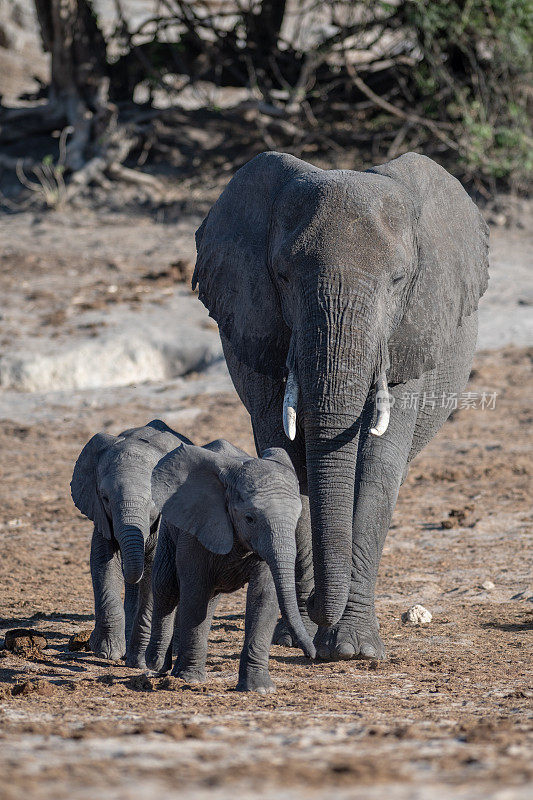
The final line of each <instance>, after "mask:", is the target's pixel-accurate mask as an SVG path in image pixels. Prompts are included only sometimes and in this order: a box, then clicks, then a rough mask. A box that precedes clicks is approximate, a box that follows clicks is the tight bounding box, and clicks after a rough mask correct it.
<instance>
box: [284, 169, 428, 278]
mask: <svg viewBox="0 0 533 800" xmlns="http://www.w3.org/2000/svg"><path fill="white" fill-rule="evenodd" d="M414 222H415V220H414V205H413V203H412V201H411V198H410V197H409V195H408V193H407V190H405V189H404V188H402V187H401V185H400V184H398V183H396V182H395V181H392V180H391V179H390V178H388V177H385V176H383V175H375V174H371V173H364V172H353V171H350V170H344V171H343V170H331V171H323V172H321V173H318V174H315V173H313V174H311V175H309V176H307V175H305V176H301V177H298V178H296V179H294V180H293V181H291V182H290V183H289V184H288V185H287V186H286V187H285V189H284V190H283V192H282V194H281V195H280V196H279V197H278V198H277V200H276V204H275V208H274V216H273V225H272V234H273V235H272V243H271V257H272V260H273V261H276V260H277V259H279V260H281V261H283V260H287V261H288V260H295V259H297V258H298V257H299V256H303V258H304V261H305V264H306V268H307V266H308V265H309V263H310V261H309V260H310V259H311V260H313V259H316V260H317V261H318V262H326V263H328V262H331V263H332V264H339V265H341V266H349V265H350V262H351V260H353V259H354V258H355V259H356V260H357V261H358V262H359V263H362V261H364V263H366V266H367V268H368V269H370V268H371V267H372V266H374V267H375V268H376V270H378V268H379V267H380V265H382V266H386V265H387V264H390V263H396V264H398V262H399V261H400V260H404V259H407V260H410V259H411V257H412V253H413V247H414ZM378 252H379V254H380V257H379V258H377V257H376V255H377V253H378ZM367 256H368V257H367Z"/></svg>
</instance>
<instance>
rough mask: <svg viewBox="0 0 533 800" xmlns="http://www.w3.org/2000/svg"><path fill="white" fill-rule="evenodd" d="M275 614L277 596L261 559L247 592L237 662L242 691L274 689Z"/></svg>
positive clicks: (269, 574)
mask: <svg viewBox="0 0 533 800" xmlns="http://www.w3.org/2000/svg"><path fill="white" fill-rule="evenodd" d="M277 616H278V599H277V596H276V589H275V586H274V580H273V578H272V573H271V572H270V569H269V567H268V565H267V564H266V563H265V562H264V561H260V562H259V563H258V564H256V566H255V567H254V568H253V570H252V574H251V576H250V582H249V584H248V592H247V595H246V616H245V623H244V646H243V649H242V653H241V659H240V663H239V682H238V684H237V690H238V691H241V692H260V693H262V694H266V693H267V692H274V691H275V686H274V684H273V683H272V681H271V679H270V675H269V674H268V658H269V655H270V644H271V642H272V634H273V632H274V626H275V624H276V617H277Z"/></svg>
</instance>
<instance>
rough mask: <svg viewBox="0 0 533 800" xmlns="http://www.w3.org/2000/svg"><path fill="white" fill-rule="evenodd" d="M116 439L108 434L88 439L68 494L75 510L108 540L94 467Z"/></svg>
mask: <svg viewBox="0 0 533 800" xmlns="http://www.w3.org/2000/svg"><path fill="white" fill-rule="evenodd" d="M116 440H117V437H116V436H111V434H109V433H97V434H96V435H95V436H93V438H92V439H89V441H88V442H87V444H86V445H85V447H84V448H83V450H82V451H81V453H80V454H79V456H78V460H77V461H76V465H75V467H74V472H73V473H72V480H71V482H70V493H71V495H72V499H73V501H74V505H75V506H76V508H77V509H78V510H79V511H81V513H82V514H84V515H85V516H86V517H88V518H89V519H90V520H92V521H93V522H94V524H95V525H96V527H97V528H98V529H99V531H100V532H101V533H102V534H103V535H104V536H105V537H106V538H108V539H110V538H111V529H110V526H109V520H108V519H107V515H106V513H105V510H104V508H103V506H102V501H101V500H100V497H99V496H98V491H97V485H96V484H97V481H96V467H97V464H98V458H99V457H100V455H101V454H102V453H103V451H104V450H106V449H107V448H108V447H109V446H110V445H111V444H113V442H116Z"/></svg>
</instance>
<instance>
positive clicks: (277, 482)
mask: <svg viewBox="0 0 533 800" xmlns="http://www.w3.org/2000/svg"><path fill="white" fill-rule="evenodd" d="M152 495H153V497H154V500H155V502H156V505H158V506H160V507H162V508H163V512H162V521H161V530H160V535H159V541H158V544H157V551H156V556H155V560H154V567H153V578H152V586H153V593H154V609H153V618H152V635H151V639H150V644H149V646H148V649H147V652H146V663H147V665H148V666H149V667H151V668H152V669H155V670H157V671H162V670H168V669H170V667H171V664H172V636H173V630H174V617H175V613H176V607H177V606H178V600H179V612H178V613H179V617H178V631H179V647H178V660H177V663H176V666H175V668H174V674H175V675H177V676H179V677H180V678H183V679H185V680H187V681H189V682H191V683H192V682H201V681H203V680H204V679H205V660H206V655H207V638H208V635H209V630H210V627H211V621H212V618H213V613H214V610H215V607H216V603H217V601H218V598H219V597H220V594H224V593H228V592H233V591H235V590H236V589H240V588H241V587H242V586H244V585H245V584H246V583H248V584H249V585H248V595H247V602H246V620H245V637H244V647H243V650H242V654H241V659H240V667H239V683H238V685H237V688H238V689H241V690H243V691H247V690H255V691H259V692H267V691H272V690H273V689H274V685H273V683H272V681H271V680H270V677H269V674H268V656H269V651H270V645H271V642H272V634H273V631H274V626H275V624H276V616H277V613H278V603H279V607H280V608H281V611H282V613H283V616H284V618H285V619H286V620H287V623H288V625H289V627H290V629H291V631H292V633H293V635H294V637H295V640H297V641H298V643H299V645H300V647H301V648H302V650H303V651H304V653H305V654H306V655H308V656H310V657H311V658H314V656H315V648H314V646H313V642H312V640H311V638H310V636H309V634H308V633H307V631H306V630H305V627H304V625H303V622H302V619H301V617H300V612H299V610H298V605H297V601H296V587H295V559H296V541H295V531H296V524H297V522H298V518H299V516H300V512H301V508H302V506H301V502H300V494H299V487H298V480H297V478H296V473H295V471H294V468H293V466H292V463H291V461H290V459H289V457H288V455H287V453H286V452H285V451H284V450H282V449H280V448H271V449H269V450H266V451H265V452H264V453H263V455H262V457H261V458H251V457H250V456H249V455H248V454H247V453H245V452H244V451H242V450H239V449H238V448H236V447H234V446H233V445H231V444H229V442H226V441H224V440H222V439H219V440H217V441H215V442H212V443H211V444H208V445H205V447H195V446H191V445H182V446H181V447H179V448H178V449H177V450H174V452H172V453H169V454H168V455H167V456H165V457H164V458H163V459H162V460H161V461H160V462H159V464H158V465H157V467H156V468H155V469H154V472H153V476H152Z"/></svg>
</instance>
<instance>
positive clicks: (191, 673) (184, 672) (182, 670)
mask: <svg viewBox="0 0 533 800" xmlns="http://www.w3.org/2000/svg"><path fill="white" fill-rule="evenodd" d="M172 674H173V675H174V676H175V677H176V678H181V680H182V681H185V683H191V684H195V683H205V671H204V670H203V669H200V668H199V667H192V666H191V667H181V666H180V665H179V663H178V664H176V666H175V667H174V669H173V670H172Z"/></svg>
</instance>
